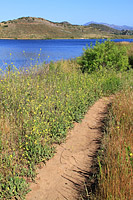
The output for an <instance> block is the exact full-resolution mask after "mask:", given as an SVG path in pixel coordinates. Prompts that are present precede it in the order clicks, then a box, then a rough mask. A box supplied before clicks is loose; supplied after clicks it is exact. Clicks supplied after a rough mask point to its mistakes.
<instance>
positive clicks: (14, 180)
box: [0, 41, 133, 200]
mask: <svg viewBox="0 0 133 200" xmlns="http://www.w3.org/2000/svg"><path fill="white" fill-rule="evenodd" d="M108 45H109V46H110V48H113V49H114V48H115V47H114V46H115V44H114V43H111V44H110V42H108V41H107V42H105V43H104V44H101V45H100V44H97V46H96V49H94V50H93V51H91V52H90V54H91V55H93V54H95V55H96V58H97V56H98V55H99V52H100V51H101V47H102V49H103V50H104V52H103V54H102V55H101V56H102V57H101V58H100V57H98V59H101V61H102V60H104V56H107V57H108V58H110V53H112V54H113V51H111V50H110V51H106V48H105V47H106V46H108ZM103 47H104V48H103ZM119 48H120V50H119V49H117V48H116V49H115V53H118V52H119V53H120V55H121V56H120V57H119V59H118V60H117V62H122V67H121V68H115V64H116V62H113V59H112V57H111V59H109V61H108V62H107V63H106V65H103V66H102V67H100V68H98V65H99V63H98V62H95V61H94V60H92V62H94V63H95V66H94V67H95V68H94V69H95V70H85V71H83V72H82V62H81V66H80V65H79V64H78V63H77V61H76V60H71V61H60V62H57V63H50V64H49V65H45V64H44V65H42V66H38V65H35V66H34V67H33V68H29V69H27V70H25V71H19V70H17V69H16V70H13V71H11V70H9V69H8V70H7V71H6V72H2V71H0V72H1V75H0V100H1V101H0V181H1V184H0V199H1V200H5V199H13V198H14V199H17V200H20V199H24V197H25V195H26V193H27V192H28V181H29V180H31V179H34V177H35V175H36V170H35V169H36V165H37V164H39V163H40V162H44V163H45V162H46V161H47V160H48V159H50V158H51V157H52V156H53V155H54V152H55V149H54V147H53V144H55V143H60V142H62V141H63V140H64V139H65V136H66V134H67V131H68V130H69V129H70V128H72V127H73V123H74V122H79V121H80V120H81V119H82V118H83V116H84V114H85V113H86V111H87V110H88V107H89V106H91V105H92V104H93V103H94V102H95V101H96V100H97V99H99V98H100V97H102V96H107V95H110V94H115V92H117V91H120V90H121V89H122V88H127V87H129V86H131V85H132V75H133V74H132V69H130V68H131V67H130V66H129V64H128V63H127V60H128V55H127V54H125V53H126V51H127V50H126V49H125V48H124V47H119ZM86 51H87V55H86V56H88V53H89V50H88V49H87V50H86ZM90 54H89V55H90ZM84 55H85V52H84V54H83V56H82V57H81V61H82V60H86V59H85V57H84ZM113 55H114V54H113ZM122 58H123V59H122ZM121 59H122V61H121ZM89 63H90V61H89V60H86V65H85V66H86V67H87V69H89V67H90V69H92V65H90V64H89Z"/></svg>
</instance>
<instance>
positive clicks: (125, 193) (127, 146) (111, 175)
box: [93, 89, 133, 200]
mask: <svg viewBox="0 0 133 200" xmlns="http://www.w3.org/2000/svg"><path fill="white" fill-rule="evenodd" d="M109 119H110V120H109V129H108V135H107V137H106V138H105V140H104V142H103V146H104V147H105V148H104V150H105V152H104V154H103V155H102V156H101V157H99V158H98V162H99V168H100V176H99V180H98V189H97V191H96V195H95V197H94V198H93V199H97V200H101V199H102V200H131V199H132V197H133V196H132V195H133V188H132V176H133V137H132V136H133V124H132V119H133V91H132V90H131V89H129V90H127V91H123V92H121V93H119V94H117V95H116V96H115V98H114V100H113V103H112V106H111V109H110V115H109Z"/></svg>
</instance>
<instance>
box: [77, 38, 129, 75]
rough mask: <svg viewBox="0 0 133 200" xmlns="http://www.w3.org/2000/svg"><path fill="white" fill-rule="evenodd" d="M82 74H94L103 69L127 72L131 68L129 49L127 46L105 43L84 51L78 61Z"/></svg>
mask: <svg viewBox="0 0 133 200" xmlns="http://www.w3.org/2000/svg"><path fill="white" fill-rule="evenodd" d="M78 63H79V64H80V65H81V70H82V72H88V73H92V72H93V71H97V70H99V69H101V68H106V69H109V70H110V69H114V70H117V71H125V70H127V69H128V68H129V63H128V55H127V49H126V47H125V46H119V47H118V46H117V45H116V44H115V43H114V42H110V41H105V42H104V43H102V44H100V43H98V42H97V43H96V45H95V46H94V47H93V48H92V46H91V47H90V48H87V49H85V50H84V53H83V55H82V56H81V57H80V58H79V59H78Z"/></svg>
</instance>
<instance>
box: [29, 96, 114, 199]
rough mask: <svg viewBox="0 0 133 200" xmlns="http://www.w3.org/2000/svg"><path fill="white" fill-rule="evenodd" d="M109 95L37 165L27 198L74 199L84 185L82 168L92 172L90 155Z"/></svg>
mask: <svg viewBox="0 0 133 200" xmlns="http://www.w3.org/2000/svg"><path fill="white" fill-rule="evenodd" d="M110 102H111V98H102V99H100V100H98V101H97V102H96V103H95V104H94V105H93V106H92V107H91V108H90V109H89V111H88V112H87V114H86V115H85V117H84V119H83V120H82V122H81V123H75V125H74V128H73V129H72V130H71V131H70V132H69V133H68V136H67V138H66V142H65V143H62V144H61V145H59V146H58V147H57V149H56V151H57V152H56V154H55V156H54V157H53V158H52V159H51V160H49V161H48V162H47V163H46V165H44V166H43V167H42V169H38V171H37V172H38V175H37V177H36V180H35V183H32V184H31V186H30V188H31V189H32V191H31V192H30V193H29V194H28V195H27V198H26V200H36V199H37V200H65V199H68V200H76V199H79V190H78V188H79V187H80V188H83V187H84V182H85V176H84V172H85V171H87V172H91V166H92V162H93V156H94V155H95V153H96V151H97V149H98V148H99V145H100V144H99V141H100V139H101V137H102V132H101V127H102V126H103V124H102V120H103V119H104V118H105V116H106V111H107V105H108V104H109V103H110Z"/></svg>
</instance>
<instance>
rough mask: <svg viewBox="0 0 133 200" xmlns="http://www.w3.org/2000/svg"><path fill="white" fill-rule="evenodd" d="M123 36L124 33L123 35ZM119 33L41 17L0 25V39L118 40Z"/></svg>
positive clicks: (105, 28)
mask: <svg viewBox="0 0 133 200" xmlns="http://www.w3.org/2000/svg"><path fill="white" fill-rule="evenodd" d="M124 34H125V33H124ZM118 37H126V36H121V31H119V30H117V29H114V28H111V27H108V26H106V25H102V24H90V25H88V26H83V25H72V24H71V23H69V22H67V21H63V22H52V21H50V20H46V19H44V18H41V17H38V18H37V17H20V18H18V19H14V20H8V21H2V22H1V23H0V39H54V38H55V39H66V38H68V39H74V38H75V39H76V38H77V39H79V38H82V39H87V38H88V39H89V38H97V39H98V38H118Z"/></svg>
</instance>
